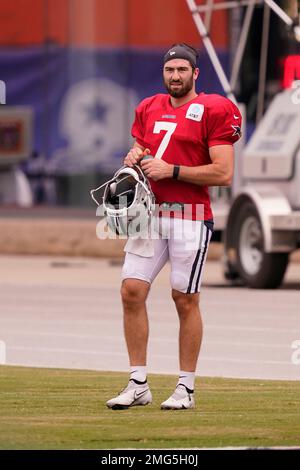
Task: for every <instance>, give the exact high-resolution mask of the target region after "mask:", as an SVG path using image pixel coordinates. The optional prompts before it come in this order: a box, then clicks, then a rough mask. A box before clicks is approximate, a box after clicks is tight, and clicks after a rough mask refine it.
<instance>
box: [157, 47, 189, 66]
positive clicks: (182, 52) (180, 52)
mask: <svg viewBox="0 0 300 470" xmlns="http://www.w3.org/2000/svg"><path fill="white" fill-rule="evenodd" d="M172 59H185V60H188V61H189V62H190V64H191V66H192V67H194V68H196V67H197V54H196V52H194V51H193V50H192V49H190V48H189V47H186V46H179V45H178V46H174V47H171V49H169V50H168V52H167V53H166V54H165V56H164V64H165V63H166V62H168V61H169V60H172Z"/></svg>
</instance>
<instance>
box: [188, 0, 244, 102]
mask: <svg viewBox="0 0 300 470" xmlns="http://www.w3.org/2000/svg"><path fill="white" fill-rule="evenodd" d="M186 1H187V4H188V7H189V9H190V11H191V13H192V15H193V19H194V22H195V24H196V27H197V29H198V32H199V34H200V36H201V38H202V40H203V44H204V46H205V48H206V51H207V53H208V55H209V57H210V60H211V63H212V65H213V67H214V69H215V71H216V74H217V76H218V78H219V80H220V83H221V85H222V87H223V89H224V91H225V93H226V95H227V97H228V98H229V99H231V100H232V101H233V102H234V103H237V102H236V99H235V96H234V94H233V93H232V90H231V87H230V83H229V81H228V79H227V77H226V75H225V72H224V70H223V67H222V65H221V62H220V60H219V58H218V56H217V53H216V51H215V49H214V46H213V44H212V42H211V40H210V38H209V36H208V33H207V30H206V28H205V26H204V23H203V21H202V18H201V16H200V14H199V13H198V11H197V5H196V3H195V1H194V0H186Z"/></svg>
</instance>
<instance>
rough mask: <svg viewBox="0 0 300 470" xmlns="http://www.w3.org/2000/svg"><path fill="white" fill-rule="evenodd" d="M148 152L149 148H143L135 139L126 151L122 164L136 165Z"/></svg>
mask: <svg viewBox="0 0 300 470" xmlns="http://www.w3.org/2000/svg"><path fill="white" fill-rule="evenodd" d="M148 154H150V150H149V149H145V148H144V147H143V146H142V145H140V144H139V143H138V142H137V141H135V143H134V144H133V147H132V148H131V149H130V150H129V152H128V153H127V155H126V157H125V159H124V165H127V166H130V167H133V166H134V165H136V164H137V163H138V162H139V161H140V160H141V159H142V158H143V157H144V156H145V155H148Z"/></svg>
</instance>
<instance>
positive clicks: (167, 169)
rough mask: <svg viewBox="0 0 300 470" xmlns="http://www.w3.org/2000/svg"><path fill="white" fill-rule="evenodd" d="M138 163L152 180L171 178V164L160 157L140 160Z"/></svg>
mask: <svg viewBox="0 0 300 470" xmlns="http://www.w3.org/2000/svg"><path fill="white" fill-rule="evenodd" d="M140 165H141V168H142V170H143V172H144V173H145V175H146V176H147V178H151V179H152V180H153V181H158V180H162V179H164V178H172V176H173V165H170V163H167V162H165V161H164V160H161V159H160V158H149V159H147V160H146V159H145V160H142V161H141V163H140Z"/></svg>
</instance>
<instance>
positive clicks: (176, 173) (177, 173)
mask: <svg viewBox="0 0 300 470" xmlns="http://www.w3.org/2000/svg"><path fill="white" fill-rule="evenodd" d="M179 170H180V166H179V165H174V168H173V179H174V180H177V179H178V176H179Z"/></svg>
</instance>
